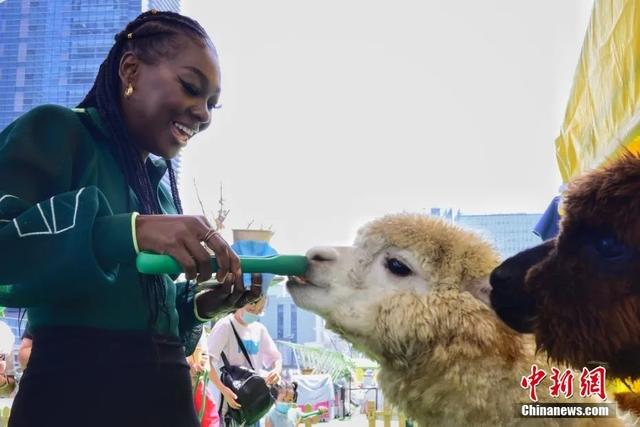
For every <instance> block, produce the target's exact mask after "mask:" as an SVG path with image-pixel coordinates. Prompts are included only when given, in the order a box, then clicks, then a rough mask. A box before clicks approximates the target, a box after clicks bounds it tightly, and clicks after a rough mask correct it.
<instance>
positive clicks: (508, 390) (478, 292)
mask: <svg viewBox="0 0 640 427" xmlns="http://www.w3.org/2000/svg"><path fill="white" fill-rule="evenodd" d="M307 257H308V259H309V268H308V270H307V272H306V274H305V280H297V279H293V280H291V281H289V283H288V289H289V292H290V293H291V295H292V297H293V299H294V301H295V302H296V304H298V305H299V306H301V307H303V308H306V309H309V310H311V311H313V312H315V313H317V314H319V315H321V316H322V317H324V318H325V319H326V320H327V327H329V328H330V329H333V330H335V331H336V332H338V333H340V334H341V335H342V336H344V337H345V338H346V339H348V340H349V341H351V342H352V343H354V345H355V346H356V347H358V348H360V349H361V350H363V351H365V352H366V353H367V354H368V355H369V356H370V357H372V358H374V359H375V360H377V361H379V362H380V366H381V370H380V374H379V382H380V385H381V387H382V390H383V392H384V395H385V397H386V398H387V399H389V401H391V403H393V404H394V405H395V406H397V407H399V408H400V409H401V410H402V411H403V412H404V413H405V414H406V415H408V416H409V417H411V418H413V419H414V420H416V421H418V422H419V424H420V425H421V426H513V425H546V426H556V425H620V424H619V420H617V419H605V418H600V419H553V418H544V419H535V420H534V419H528V418H519V417H518V415H517V408H518V404H521V403H526V402H529V395H528V391H527V390H525V389H523V388H522V387H521V386H520V380H521V378H522V376H525V375H529V374H530V371H531V365H532V364H534V363H536V364H537V366H538V367H540V368H542V369H544V370H545V371H546V372H548V373H549V374H550V373H551V369H550V367H549V365H548V364H547V362H546V356H544V355H541V356H540V357H539V358H536V356H535V354H534V343H533V341H532V339H531V337H530V336H524V335H521V334H518V333H516V332H515V331H513V330H512V329H510V328H508V327H507V326H506V325H505V324H504V323H503V322H502V321H501V320H500V319H498V317H497V316H496V315H495V313H494V312H493V310H491V309H490V307H489V306H488V299H487V298H486V297H487V295H486V294H484V298H483V291H487V290H488V282H487V281H488V274H489V273H490V271H491V270H492V269H493V268H494V267H495V266H496V265H497V263H498V257H497V255H496V253H495V251H494V250H493V248H492V247H491V246H490V245H489V244H488V243H486V242H485V241H483V240H482V239H480V238H479V237H477V236H476V235H475V234H473V233H470V232H467V231H464V230H462V229H460V228H458V227H456V226H453V225H452V224H449V223H445V222H443V221H440V220H437V219H434V218H429V217H426V216H423V215H410V214H402V215H390V216H387V217H384V218H381V219H379V220H377V221H374V222H372V223H370V224H368V225H367V226H365V227H363V228H362V229H361V230H360V231H359V233H358V238H357V239H356V243H355V245H354V246H352V247H324V248H313V249H311V250H310V251H309V252H308V253H307ZM481 299H484V300H487V303H485V302H483V301H481ZM578 376H579V374H577V375H576V378H578ZM550 383H551V382H550V381H549V377H547V378H546V379H545V381H544V382H543V383H542V384H541V385H540V386H539V389H538V394H539V399H540V401H541V402H545V401H546V402H549V401H555V402H557V401H558V400H557V399H554V398H551V397H550V396H549V392H548V387H549V385H550ZM560 401H562V399H560ZM580 401H585V399H580V398H577V397H574V398H573V399H572V400H570V401H569V402H580ZM596 423H597V424H596Z"/></svg>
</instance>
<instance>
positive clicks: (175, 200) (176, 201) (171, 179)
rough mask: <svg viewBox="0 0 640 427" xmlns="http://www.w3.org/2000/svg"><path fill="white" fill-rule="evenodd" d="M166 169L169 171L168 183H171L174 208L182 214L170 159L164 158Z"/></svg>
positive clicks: (176, 182)
mask: <svg viewBox="0 0 640 427" xmlns="http://www.w3.org/2000/svg"><path fill="white" fill-rule="evenodd" d="M166 162H167V171H168V172H169V184H171V196H172V197H173V204H174V205H176V209H177V210H178V213H179V214H182V202H181V201H180V195H179V194H178V180H177V179H176V173H175V171H174V170H173V164H172V163H171V160H166Z"/></svg>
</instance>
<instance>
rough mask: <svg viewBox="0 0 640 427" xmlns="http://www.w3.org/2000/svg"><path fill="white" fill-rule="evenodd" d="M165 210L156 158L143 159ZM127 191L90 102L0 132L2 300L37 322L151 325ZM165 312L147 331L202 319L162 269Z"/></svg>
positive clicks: (169, 330)
mask: <svg viewBox="0 0 640 427" xmlns="http://www.w3.org/2000/svg"><path fill="white" fill-rule="evenodd" d="M147 168H148V171H149V176H150V178H151V182H152V184H153V185H154V187H155V188H157V189H158V191H157V195H158V200H159V202H160V206H161V207H162V209H163V211H164V212H165V213H176V209H175V207H174V205H173V202H172V198H171V194H170V192H169V191H168V189H167V188H165V186H163V185H161V184H159V182H160V179H161V178H162V176H163V175H164V173H165V171H166V165H165V164H164V162H163V161H157V162H152V161H151V160H148V161H147ZM138 206H139V205H138V201H137V198H136V196H135V194H134V193H133V191H132V190H131V189H130V188H129V187H128V186H127V185H126V184H125V178H124V174H123V173H122V170H121V168H120V166H119V164H118V162H117V161H116V159H115V157H114V156H113V154H112V152H111V148H110V143H109V133H108V132H107V131H106V130H105V127H104V123H103V122H102V120H101V118H100V116H99V114H98V113H97V111H96V110H95V109H91V108H90V109H87V110H70V109H67V108H63V107H59V106H53V105H45V106H41V107H38V108H35V109H33V110H32V111H30V112H28V113H26V114H25V115H23V116H22V117H20V118H19V119H17V120H16V121H15V122H13V123H11V124H10V125H9V126H8V127H7V128H6V129H4V131H3V132H2V133H0V248H1V249H0V254H1V256H0V284H4V285H5V286H0V305H3V306H10V307H27V308H28V316H29V322H30V325H31V327H32V329H33V330H34V331H37V330H38V328H40V327H42V326H45V325H46V326H52V325H55V326H62V325H70V326H87V327H97V328H105V329H110V330H128V331H131V330H145V329H148V315H149V312H148V308H147V305H146V303H145V299H144V297H143V294H142V289H141V286H140V283H139V278H138V273H137V272H136V269H135V265H134V262H135V255H136V253H135V249H134V241H133V239H134V238H133V233H132V212H134V211H137V210H138ZM164 279H165V280H164V281H165V285H166V295H167V297H166V301H165V304H166V308H167V311H168V316H167V315H164V314H162V313H161V314H160V316H159V319H158V321H157V322H156V324H155V326H154V330H155V332H157V333H160V334H170V335H175V336H177V335H184V334H188V333H189V331H191V330H192V328H194V327H197V326H198V325H199V324H200V323H201V322H200V321H199V320H198V319H196V316H195V313H194V296H193V292H192V291H189V290H188V289H187V287H186V286H185V284H184V283H182V284H174V282H173V281H172V280H171V279H170V278H169V277H168V276H165V278H164Z"/></svg>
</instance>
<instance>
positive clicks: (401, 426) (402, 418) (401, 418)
mask: <svg viewBox="0 0 640 427" xmlns="http://www.w3.org/2000/svg"><path fill="white" fill-rule="evenodd" d="M406 425H407V419H406V417H405V416H404V414H403V413H402V412H398V427H406Z"/></svg>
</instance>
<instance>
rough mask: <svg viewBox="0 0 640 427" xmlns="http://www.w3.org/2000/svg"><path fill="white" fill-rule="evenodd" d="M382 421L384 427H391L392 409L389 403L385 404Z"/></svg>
mask: <svg viewBox="0 0 640 427" xmlns="http://www.w3.org/2000/svg"><path fill="white" fill-rule="evenodd" d="M385 400H386V399H385ZM382 420H383V422H384V427H391V407H390V406H389V404H388V403H387V402H385V403H384V407H383V408H382Z"/></svg>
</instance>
